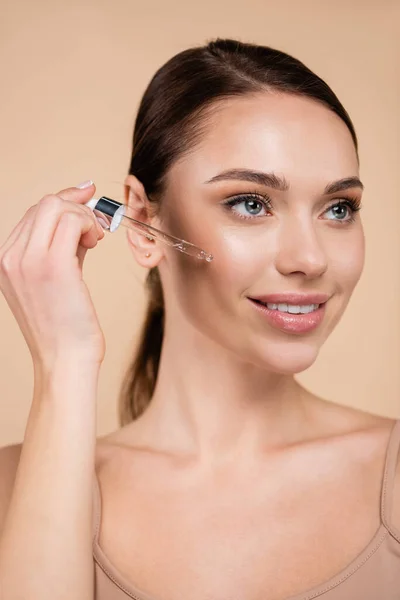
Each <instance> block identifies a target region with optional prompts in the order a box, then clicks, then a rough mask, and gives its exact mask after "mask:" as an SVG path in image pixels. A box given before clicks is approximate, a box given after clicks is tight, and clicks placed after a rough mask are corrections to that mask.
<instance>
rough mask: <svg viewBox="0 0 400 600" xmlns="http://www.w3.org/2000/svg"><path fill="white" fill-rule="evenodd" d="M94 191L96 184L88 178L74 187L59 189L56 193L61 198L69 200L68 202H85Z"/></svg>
mask: <svg viewBox="0 0 400 600" xmlns="http://www.w3.org/2000/svg"><path fill="white" fill-rule="evenodd" d="M95 191H96V186H95V185H94V183H93V181H92V180H91V179H89V180H88V181H84V182H83V183H80V184H79V185H77V186H75V187H69V188H65V189H64V190H60V191H59V192H57V194H56V195H57V196H60V198H62V199H63V200H69V201H70V202H76V203H77V204H85V203H86V202H88V201H89V200H90V198H91V197H92V196H93V195H94V193H95Z"/></svg>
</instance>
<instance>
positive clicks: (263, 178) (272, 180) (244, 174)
mask: <svg viewBox="0 0 400 600" xmlns="http://www.w3.org/2000/svg"><path fill="white" fill-rule="evenodd" d="M232 179H235V180H237V179H238V180H240V181H250V182H251V183H257V184H260V185H265V186H267V187H270V188H273V189H275V190H279V191H280V192H287V191H288V190H289V189H290V184H289V183H288V181H287V179H286V178H285V177H280V176H279V175H276V173H264V172H263V171H252V170H249V169H228V170H227V171H223V172H222V173H219V174H218V175H215V176H214V177H212V178H211V179H209V180H208V181H205V182H204V183H206V184H208V183H214V182H217V181H225V180H232ZM354 187H358V188H361V189H362V190H363V189H364V184H363V183H362V182H361V181H360V179H359V178H358V177H345V178H344V179H339V180H338V181H333V182H332V183H328V185H327V186H326V187H325V189H324V192H323V193H324V194H335V193H336V192H341V191H343V190H347V189H348V188H354Z"/></svg>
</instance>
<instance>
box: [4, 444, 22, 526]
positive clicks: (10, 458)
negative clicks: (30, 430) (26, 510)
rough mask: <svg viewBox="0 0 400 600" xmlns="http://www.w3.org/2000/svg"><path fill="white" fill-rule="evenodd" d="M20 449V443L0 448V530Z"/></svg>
mask: <svg viewBox="0 0 400 600" xmlns="http://www.w3.org/2000/svg"><path fill="white" fill-rule="evenodd" d="M21 449H22V444H11V445H9V446H3V447H2V448H0V531H1V528H2V523H3V521H4V518H5V516H6V513H7V510H8V505H9V503H10V500H11V494H12V491H13V488H14V481H15V475H16V472H17V468H18V464H19V458H20V455H21Z"/></svg>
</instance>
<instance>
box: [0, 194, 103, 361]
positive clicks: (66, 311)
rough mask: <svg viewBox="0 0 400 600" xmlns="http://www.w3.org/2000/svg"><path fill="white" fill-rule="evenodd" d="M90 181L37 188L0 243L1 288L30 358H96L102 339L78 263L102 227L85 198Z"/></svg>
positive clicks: (100, 234)
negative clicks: (42, 191)
mask: <svg viewBox="0 0 400 600" xmlns="http://www.w3.org/2000/svg"><path fill="white" fill-rule="evenodd" d="M94 192H95V186H94V184H91V185H89V187H87V188H85V189H79V188H76V187H71V188H67V189H65V190H61V191H60V192H58V193H57V194H49V195H46V196H44V197H43V198H42V199H41V200H40V201H39V203H38V204H35V205H34V206H31V207H30V208H29V209H28V210H27V212H26V213H25V215H24V217H23V218H22V219H21V221H20V222H19V223H18V225H17V226H16V227H15V229H14V230H13V231H12V233H11V234H10V236H9V238H8V239H7V241H6V242H5V244H4V245H3V246H1V247H0V289H1V291H2V292H3V294H4V296H5V298H6V301H7V303H8V305H9V307H10V308H11V311H12V313H13V314H14V316H15V318H16V320H17V322H18V325H19V327H20V329H21V331H22V333H23V336H24V338H25V340H26V342H27V344H28V347H29V350H30V353H31V355H32V358H33V362H34V365H35V366H38V367H40V368H44V369H45V371H47V372H48V371H49V370H51V369H52V367H53V366H54V365H55V363H56V362H60V361H61V362H62V361H65V360H69V361H71V360H78V361H80V362H82V361H83V362H86V363H92V364H93V363H96V364H99V363H101V362H102V361H103V359H104V355H105V340H104V335H103V332H102V330H101V327H100V324H99V322H98V318H97V315H96V311H95V308H94V306H93V303H92V300H91V297H90V294H89V291H88V288H87V286H86V284H85V282H84V281H83V279H82V266H83V261H84V258H85V255H86V252H87V250H88V249H89V248H94V247H95V246H96V245H97V242H98V241H99V240H101V239H103V237H104V235H105V234H104V230H103V229H102V227H101V226H100V224H99V223H98V221H97V219H96V216H95V215H94V213H93V211H92V210H91V209H90V208H88V207H87V206H85V205H84V204H85V202H87V201H88V200H90V198H91V197H92V196H93V195H94Z"/></svg>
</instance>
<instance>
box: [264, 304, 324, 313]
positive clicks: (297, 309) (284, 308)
mask: <svg viewBox="0 0 400 600" xmlns="http://www.w3.org/2000/svg"><path fill="white" fill-rule="evenodd" d="M262 304H265V303H264V302H263V303H262ZM266 306H267V307H268V308H271V309H272V310H279V311H280V312H288V313H291V314H293V315H296V314H299V313H300V314H307V313H310V312H313V311H314V310H317V308H318V307H319V304H309V305H307V306H296V305H295V304H271V303H269V302H268V303H267V304H266Z"/></svg>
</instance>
